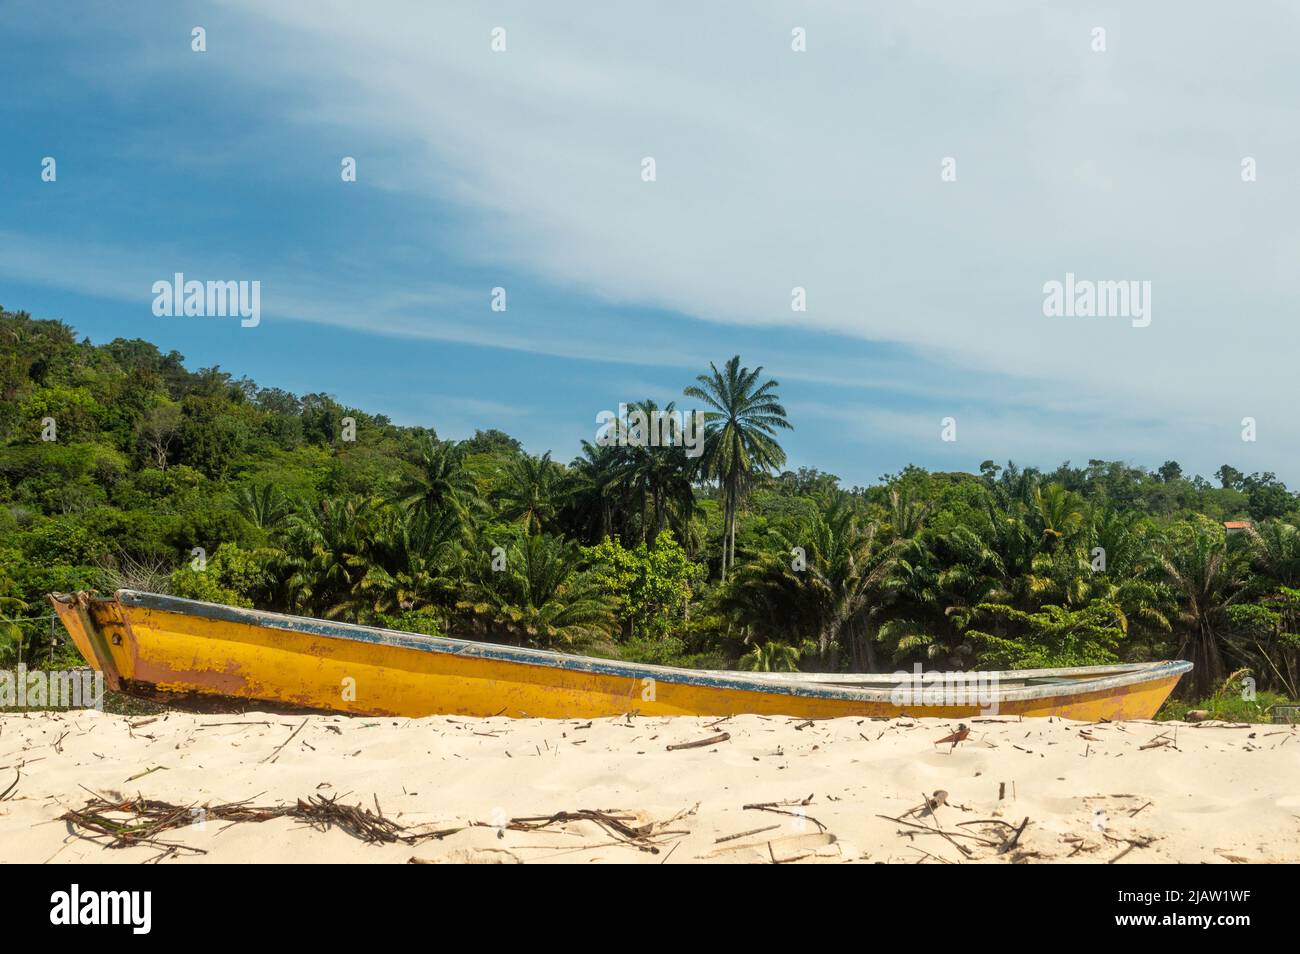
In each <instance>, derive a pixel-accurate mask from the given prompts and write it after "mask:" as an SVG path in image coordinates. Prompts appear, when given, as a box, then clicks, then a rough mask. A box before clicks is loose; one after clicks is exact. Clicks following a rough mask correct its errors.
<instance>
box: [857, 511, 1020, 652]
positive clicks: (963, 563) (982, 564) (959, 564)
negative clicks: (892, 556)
mask: <svg viewBox="0 0 1300 954" xmlns="http://www.w3.org/2000/svg"><path fill="white" fill-rule="evenodd" d="M1003 572H1004V567H1003V564H1002V560H1001V558H1000V557H999V555H998V553H997V552H996V550H995V549H994V548H993V547H992V546H990V544H989V542H988V541H987V540H985V539H984V537H982V536H981V535H980V534H979V533H977V532H976V531H975V530H972V529H971V528H970V527H967V526H962V525H958V526H956V527H953V528H951V529H948V530H942V531H940V530H935V529H930V530H925V531H922V533H921V534H919V535H918V536H917V538H916V539H915V540H913V541H911V543H910V544H909V545H908V546H907V548H906V549H905V550H904V552H903V553H902V555H901V556H900V558H899V559H898V561H897V563H896V564H895V566H894V568H893V571H892V573H891V574H890V578H889V580H888V582H887V584H886V589H887V592H888V594H889V596H888V598H887V600H886V601H885V603H884V605H883V606H881V607H880V608H879V610H878V611H877V613H876V615H878V616H880V617H881V618H882V619H883V621H882V622H881V624H880V625H879V628H878V629H877V632H876V639H877V640H878V641H879V642H881V643H884V644H885V645H886V646H888V647H889V648H890V650H891V653H892V656H893V660H894V662H895V663H896V664H904V663H909V662H922V661H925V662H929V663H933V664H940V665H943V666H951V667H952V668H954V669H963V668H966V667H967V666H969V665H970V664H971V663H972V662H974V659H975V650H976V646H975V643H974V642H973V641H972V640H971V638H970V637H969V636H968V634H967V630H968V629H969V628H970V626H971V624H972V623H973V622H974V620H975V618H976V616H977V615H978V614H979V612H980V606H981V605H983V604H987V603H990V602H997V601H1001V600H1003V599H1005V598H1006V591H1005V589H1004V588H1003V586H1002V583H1001V578H1002V574H1003Z"/></svg>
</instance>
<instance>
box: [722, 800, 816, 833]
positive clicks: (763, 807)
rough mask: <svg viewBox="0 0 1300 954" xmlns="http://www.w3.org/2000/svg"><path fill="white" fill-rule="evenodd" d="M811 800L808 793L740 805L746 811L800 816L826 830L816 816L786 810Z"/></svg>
mask: <svg viewBox="0 0 1300 954" xmlns="http://www.w3.org/2000/svg"><path fill="white" fill-rule="evenodd" d="M812 800H813V797H812V795H809V796H808V797H807V798H805V799H794V800H792V801H785V802H754V803H752V804H749V805H743V806H741V810H742V811H747V812H751V811H753V812H772V813H773V814H776V815H789V816H790V817H791V818H800V819H804V820H806V821H810V822H812V823H813V824H814V825H816V826H817V828H818V830H820V831H827V830H828V829H827V827H826V826H825V825H823V824H822V823H821V822H820V821H818V820H817V819H816V818H813V817H812V816H811V815H809V814H808V813H807V812H788V811H786V809H787V808H802V807H803V806H805V805H808V804H811V802H812Z"/></svg>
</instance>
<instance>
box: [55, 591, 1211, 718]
mask: <svg viewBox="0 0 1300 954" xmlns="http://www.w3.org/2000/svg"><path fill="white" fill-rule="evenodd" d="M50 602H51V603H52V604H53V606H54V609H55V610H56V611H57V612H58V615H59V617H60V618H61V619H62V621H63V624H64V626H66V627H67V629H68V632H69V634H70V635H71V636H72V639H73V641H74V642H75V643H76V645H77V648H78V649H79V650H80V651H81V654H82V655H83V656H85V658H86V660H87V662H89V663H90V665H92V666H93V667H94V668H96V669H98V670H100V671H101V672H103V673H104V679H105V681H106V682H107V683H108V685H109V687H110V688H112V689H115V690H119V691H122V692H126V693H129V694H134V695H141V696H146V697H150V698H162V699H171V700H174V701H178V702H190V703H196V702H203V701H204V700H207V701H213V700H218V699H224V700H234V701H235V702H236V703H238V704H242V705H244V706H245V707H247V708H253V707H256V706H257V705H259V704H262V705H266V706H269V707H273V708H280V709H285V708H296V709H305V710H323V711H333V712H344V713H352V714H356V715H395V716H426V715H440V714H442V715H452V714H456V715H467V716H510V717H516V718H523V717H530V716H531V717H542V718H582V719H588V718H593V717H603V716H617V715H622V714H624V713H628V712H637V713H640V714H642V715H698V716H727V715H737V714H741V713H757V714H770V715H786V716H795V717H801V718H810V719H812V718H816V719H824V718H832V717H835V716H884V717H892V716H899V715H911V716H938V717H944V718H960V717H964V716H973V715H979V714H981V713H985V714H993V713H996V714H1000V715H1024V716H1060V717H1063V718H1069V719H1081V720H1086V721H1095V720H1100V719H1112V720H1118V719H1144V718H1150V717H1152V716H1153V715H1155V713H1156V710H1157V709H1159V708H1160V705H1161V704H1162V703H1163V702H1164V701H1165V699H1166V698H1167V697H1168V695H1169V693H1170V692H1171V691H1172V690H1173V688H1174V685H1175V684H1176V683H1177V682H1178V679H1179V677H1180V676H1181V675H1182V674H1183V673H1185V672H1187V671H1188V670H1189V669H1191V668H1192V667H1191V663H1187V662H1158V663H1144V664H1134V665H1120V666H1091V667H1085V668H1078V669H1043V670H1021V671H1017V672H1001V673H990V672H983V673H954V674H947V675H944V676H941V675H940V674H929V673H927V674H925V675H924V676H919V677H918V676H913V675H908V676H906V677H904V676H902V674H893V675H889V674H885V675H839V674H815V673H789V674H786V673H749V672H732V671H725V672H724V671H717V670H700V669H674V668H670V667H666V666H651V665H642V664H637V663H628V662H621V661H616V660H609V659H597V658H593V657H588V656H574V655H566V654H563V653H556V652H548V651H545V650H538V649H526V648H522V647H517V646H504V645H498V644H495V643H480V642H468V641H465V640H460V639H449V638H441V637H431V636H420V635H416V634H413V633H402V632H395V631H392V630H386V629H376V628H373V627H369V626H356V625H352V624H349V623H338V622H331V621H328V620H319V619H307V618H303V617H297V616H287V615H283V614H280V613H267V612H261V611H258V610H248V609H238V608H234V607H230V606H219V605H216V604H212V603H200V602H196V601H194V600H186V599H180V598H178V597H174V596H161V595H158V594H155V593H141V592H137V591H134V590H119V591H118V592H117V593H116V594H115V595H114V596H112V597H94V596H91V595H90V594H87V593H77V594H62V593H55V594H51V596H50Z"/></svg>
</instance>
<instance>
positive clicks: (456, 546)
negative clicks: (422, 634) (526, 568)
mask: <svg viewBox="0 0 1300 954" xmlns="http://www.w3.org/2000/svg"><path fill="white" fill-rule="evenodd" d="M465 538H466V531H465V527H464V525H463V524H462V523H461V521H460V519H459V518H458V516H457V515H456V514H455V513H454V512H453V511H452V510H451V509H450V508H448V509H445V510H441V511H439V512H437V513H424V512H417V511H412V510H409V509H401V510H398V509H392V508H389V509H387V510H385V511H384V512H383V513H382V514H381V515H380V516H379V518H378V519H377V520H376V521H375V524H374V526H373V529H372V531H371V533H370V539H369V541H368V545H367V549H368V552H369V556H370V565H369V566H368V568H367V570H366V573H365V575H364V576H363V577H362V578H361V580H359V581H358V582H357V585H356V588H355V589H356V592H357V595H358V597H360V598H364V599H365V601H366V607H365V609H366V615H367V616H368V617H377V616H378V615H379V614H387V613H393V614H401V613H405V612H408V611H412V610H414V611H419V612H433V611H435V610H437V609H439V608H447V607H449V606H450V605H451V603H452V602H453V599H454V595H455V593H456V589H457V576H458V574H459V570H460V565H461V561H462V559H463V554H464V547H463V545H464V543H465ZM442 622H443V624H444V625H443V628H444V629H445V628H446V627H445V617H444V618H443V619H442Z"/></svg>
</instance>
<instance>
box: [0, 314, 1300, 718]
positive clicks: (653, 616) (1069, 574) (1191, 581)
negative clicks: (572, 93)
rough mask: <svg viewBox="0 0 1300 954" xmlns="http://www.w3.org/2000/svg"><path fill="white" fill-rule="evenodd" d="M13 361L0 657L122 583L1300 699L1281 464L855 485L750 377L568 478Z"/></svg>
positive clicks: (392, 435) (2, 319) (29, 647)
mask: <svg viewBox="0 0 1300 954" xmlns="http://www.w3.org/2000/svg"><path fill="white" fill-rule="evenodd" d="M0 342H2V347H0V616H2V617H3V621H0V665H12V664H13V663H14V662H15V661H16V660H17V658H18V655H19V653H20V651H21V654H22V657H23V659H24V661H26V662H27V663H28V664H29V665H31V664H34V663H44V662H48V661H49V660H50V659H53V660H54V661H55V662H59V661H66V660H68V659H70V658H71V657H72V656H73V655H75V651H74V650H72V649H71V647H70V646H69V645H67V643H66V639H65V640H63V641H62V642H61V643H60V644H59V645H58V646H57V648H55V649H54V650H53V652H51V646H50V644H49V639H50V632H51V630H50V626H49V624H48V622H45V621H43V620H40V619H28V617H39V616H42V615H43V614H45V613H46V612H47V611H48V610H47V606H46V604H45V602H44V594H46V593H48V592H50V591H53V590H76V589H99V590H103V591H107V590H112V589H114V588H117V587H121V586H129V587H134V588H140V589H148V590H154V591H167V592H172V593H175V594H178V595H182V596H188V597H194V598H198V599H205V600H211V601H216V602H222V603H229V604H237V605H243V606H257V607H261V608H267V609H274V610H282V611H288V612H293V613H299V614H303V615H309V616H319V617H329V618H335V619H344V620H355V621H361V622H365V623H374V624H379V625H383V626H390V627H396V628H401V629H407V630H411V631H417V632H424V633H447V634H452V635H457V636H464V637H469V638H475V639H490V640H505V641H512V642H520V643H528V644H532V645H538V646H545V647H552V648H557V649H563V650H582V651H584V652H591V653H598V654H606V655H618V656H622V657H623V658H629V659H638V660H645V661H654V662H666V663H674V664H690V665H698V666H711V667H729V666H741V667H749V668H760V669H784V668H802V669H810V670H812V669H819V670H844V669H852V670H885V671H892V670H894V669H896V668H900V667H906V668H910V667H911V666H912V664H913V663H917V662H919V663H922V664H923V665H924V666H926V667H927V668H944V669H946V668H954V667H956V668H964V669H965V668H974V667H1037V666H1050V665H1085V664H1094V663H1106V662H1112V661H1116V660H1136V659H1149V658H1175V657H1181V658H1186V659H1191V660H1192V661H1193V662H1195V663H1196V670H1195V671H1194V673H1193V675H1192V678H1191V679H1190V681H1185V688H1187V689H1188V691H1191V692H1195V693H1198V694H1203V693H1205V692H1206V691H1210V690H1213V689H1214V688H1216V687H1217V686H1219V685H1220V684H1221V683H1222V682H1223V680H1224V678H1225V677H1226V676H1227V674H1228V673H1230V672H1233V671H1236V670H1240V669H1243V668H1245V669H1249V670H1250V671H1251V672H1252V674H1253V675H1254V677H1255V678H1256V679H1257V680H1258V683H1259V686H1260V687H1261V688H1272V689H1275V690H1277V691H1280V692H1283V693H1285V694H1286V695H1288V696H1291V697H1295V696H1296V695H1297V679H1298V677H1300V638H1298V637H1297V635H1296V630H1297V616H1298V615H1300V534H1298V533H1297V529H1296V526H1297V522H1298V521H1300V508H1298V506H1297V499H1296V495H1294V494H1292V493H1291V492H1289V491H1288V490H1287V489H1286V487H1285V486H1284V485H1283V484H1282V483H1280V482H1279V481H1277V480H1276V479H1275V478H1274V476H1273V475H1272V474H1268V473H1264V474H1250V475H1246V474H1243V473H1241V472H1239V471H1237V470H1236V469H1234V468H1233V467H1231V466H1228V465H1225V466H1223V467H1222V468H1220V469H1219V471H1218V473H1217V474H1215V475H1214V480H1213V481H1212V482H1211V481H1208V480H1206V479H1204V478H1202V477H1198V476H1189V475H1185V474H1183V473H1182V471H1181V468H1180V467H1179V465H1178V464H1177V463H1175V462H1173V461H1169V462H1166V463H1164V464H1163V465H1161V466H1159V467H1157V468H1156V469H1154V470H1146V469H1143V468H1140V467H1135V466H1130V465H1128V464H1124V463H1116V462H1107V461H1100V460H1093V461H1088V462H1087V464H1086V465H1085V466H1072V465H1070V464H1068V463H1067V464H1063V465H1061V466H1060V467H1057V468H1056V469H1055V470H1051V471H1039V470H1035V469H1032V468H1028V467H1025V468H1020V467H1016V466H1015V465H1013V464H1006V465H1005V466H998V465H996V464H994V463H993V462H992V461H988V462H985V464H984V465H983V466H982V467H981V470H980V473H978V474H965V473H928V472H926V471H924V470H921V469H918V468H915V467H907V468H905V469H903V470H901V471H900V472H899V473H897V474H894V475H888V476H885V477H882V478H881V480H880V482H879V483H877V484H876V485H873V486H871V487H866V488H856V487H855V488H851V489H846V488H842V487H841V486H840V485H839V482H838V480H837V479H836V478H835V477H834V476H832V475H830V474H826V473H822V472H819V471H817V470H814V469H809V468H800V469H798V470H795V471H791V470H788V469H786V459H785V454H784V452H783V451H782V449H781V445H780V442H781V439H782V436H783V431H784V430H785V429H786V428H787V427H789V426H797V424H798V422H797V421H790V420H788V418H787V415H786V412H785V410H784V408H783V407H782V405H781V403H780V401H781V398H780V395H779V390H780V388H779V387H778V385H777V384H776V382H773V381H771V380H770V379H769V378H768V377H767V376H766V375H764V374H763V373H762V369H761V368H759V369H757V370H750V369H747V368H746V367H744V366H743V363H742V362H740V361H739V359H734V360H733V361H730V362H727V361H721V362H720V363H719V364H718V365H717V366H716V367H710V366H705V367H702V368H701V369H700V371H701V375H700V377H699V378H698V379H697V380H684V381H683V382H682V386H683V397H682V399H681V400H679V401H678V402H677V406H678V407H679V408H682V409H687V408H689V409H694V408H702V409H705V410H706V411H707V412H708V414H709V423H708V432H707V435H706V440H705V444H704V453H703V454H702V455H701V456H699V457H694V458H692V457H688V456H687V454H686V453H685V451H684V450H683V448H681V447H652V446H644V447H642V446H635V441H631V442H628V446H618V445H613V446H601V445H599V444H598V443H596V441H595V440H594V435H592V437H593V439H592V440H591V441H584V442H583V443H582V446H581V453H579V454H578V455H577V456H576V457H574V458H573V459H572V460H570V461H568V462H567V463H565V462H563V461H556V460H552V459H551V456H550V454H544V455H543V456H540V457H536V456H532V455H530V454H528V453H526V452H525V451H524V450H523V448H521V446H520V445H519V443H518V442H517V441H515V440H514V439H512V438H511V437H510V436H509V435H507V434H504V433H502V432H500V431H497V430H486V431H479V432H478V433H477V434H475V436H474V437H473V438H471V439H469V440H465V441H460V442H453V441H444V440H441V439H439V437H438V435H437V433H436V430H435V427H436V424H437V421H436V420H434V421H430V422H429V426H427V427H416V428H410V427H398V426H395V425H393V424H392V423H391V422H390V421H389V420H388V419H387V418H385V417H383V416H382V415H377V414H372V413H367V412H366V411H364V410H361V409H357V408H348V407H344V406H341V405H340V404H338V403H337V402H336V401H335V400H334V399H333V398H331V397H330V396H329V395H328V394H326V393H317V394H307V395H302V396H297V395H293V394H289V393H287V392H285V391H282V390H279V389H277V388H275V387H274V386H273V385H274V382H263V383H262V384H261V385H259V384H258V383H255V382H253V381H250V380H248V379H246V378H241V379H236V378H233V377H232V376H231V375H230V374H228V373H226V372H223V371H221V370H220V369H218V368H206V369H198V370H193V371H191V370H189V369H187V368H186V367H185V364H184V359H183V357H182V356H181V355H179V354H177V353H175V352H172V353H169V354H163V353H161V352H160V351H159V350H158V349H157V348H156V347H155V346H153V345H152V344H149V343H148V342H146V341H141V340H130V341H128V340H124V339H117V340H114V341H111V342H108V343H106V344H99V345H95V344H92V343H90V342H89V341H88V340H78V338H77V335H76V334H75V333H74V331H73V329H72V328H71V327H69V326H68V325H66V324H63V323H60V322H54V321H36V320H33V319H31V318H30V317H29V316H27V315H26V314H24V313H21V312H20V313H11V312H0ZM329 383H330V382H321V386H322V387H327V386H328V385H329ZM264 385H270V386H264ZM642 409H643V410H646V411H647V412H648V411H650V410H652V409H654V405H653V404H651V403H650V402H645V404H644V405H642ZM668 409H669V408H666V409H665V410H668ZM563 450H566V451H567V450H571V449H563ZM566 456H567V454H566ZM1225 521H1233V522H1238V523H1240V524H1241V526H1240V527H1239V528H1237V527H1234V528H1232V529H1231V530H1227V529H1225V526H1224V522H1225ZM20 647H21V649H20Z"/></svg>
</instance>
